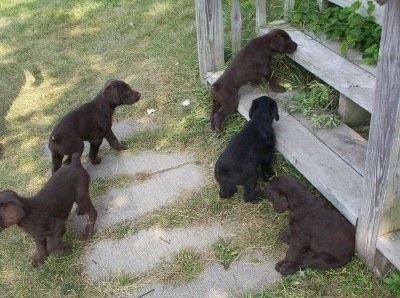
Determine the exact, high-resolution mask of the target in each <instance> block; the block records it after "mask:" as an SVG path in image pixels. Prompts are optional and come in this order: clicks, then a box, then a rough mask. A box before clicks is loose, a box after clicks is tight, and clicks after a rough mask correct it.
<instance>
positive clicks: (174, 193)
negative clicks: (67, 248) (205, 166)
mask: <svg viewBox="0 0 400 298" xmlns="http://www.w3.org/2000/svg"><path fill="white" fill-rule="evenodd" d="M178 161H179V160H177V163H178V164H179V162H178ZM118 162H123V161H121V160H117V161H115V162H114V163H113V164H114V165H116V168H118V169H121V168H122V167H118V166H117V165H118ZM161 169H165V167H161ZM108 171H113V170H112V169H110V168H108ZM124 173H125V172H124ZM203 185H204V174H203V173H202V171H201V169H200V167H198V166H195V165H193V164H183V165H182V166H180V167H175V168H172V169H169V170H168V171H162V172H159V173H156V174H153V175H152V176H151V177H150V178H149V179H148V180H146V181H144V182H140V183H137V182H136V183H133V184H132V185H130V186H128V187H125V188H121V189H112V190H110V191H109V192H108V193H107V194H106V195H105V196H103V197H101V198H99V199H97V200H93V205H94V207H95V208H96V210H97V212H98V217H97V221H96V225H95V230H101V229H104V228H107V227H110V226H112V225H114V224H117V223H119V222H121V221H123V220H134V219H136V218H138V217H139V216H142V215H144V214H146V213H148V212H150V211H152V210H155V209H158V208H160V207H162V206H165V205H167V204H170V203H172V202H174V201H175V200H177V199H178V198H179V196H180V195H182V194H183V193H185V192H188V191H194V190H196V189H200V188H201V187H202V186H203ZM71 220H72V225H73V227H74V228H75V230H79V229H81V228H80V227H82V226H83V225H84V223H83V221H84V220H85V219H84V218H83V217H81V216H76V215H75V213H73V215H72V216H71Z"/></svg>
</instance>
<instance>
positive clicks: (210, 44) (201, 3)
mask: <svg viewBox="0 0 400 298" xmlns="http://www.w3.org/2000/svg"><path fill="white" fill-rule="evenodd" d="M195 7H196V28H197V53H198V63H199V70H200V78H201V80H202V81H205V79H206V74H207V72H209V71H214V70H216V69H218V68H219V67H221V66H222V65H223V64H224V31H223V30H224V29H223V21H222V0H196V2H195Z"/></svg>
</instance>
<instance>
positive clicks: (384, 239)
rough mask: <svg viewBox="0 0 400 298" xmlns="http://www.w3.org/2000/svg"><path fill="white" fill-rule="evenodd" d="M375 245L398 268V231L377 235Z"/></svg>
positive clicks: (399, 241) (399, 252) (399, 238)
mask: <svg viewBox="0 0 400 298" xmlns="http://www.w3.org/2000/svg"><path fill="white" fill-rule="evenodd" d="M376 247H377V248H378V250H379V251H380V252H381V253H382V254H383V255H384V256H385V257H386V258H387V259H388V260H389V262H390V263H392V264H393V265H394V266H395V267H396V268H397V269H400V231H396V232H392V233H388V234H386V235H383V236H379V237H378V239H377V243H376Z"/></svg>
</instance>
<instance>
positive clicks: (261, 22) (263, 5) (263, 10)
mask: <svg viewBox="0 0 400 298" xmlns="http://www.w3.org/2000/svg"><path fill="white" fill-rule="evenodd" d="M266 24H267V0H256V27H260V26H265V25H266Z"/></svg>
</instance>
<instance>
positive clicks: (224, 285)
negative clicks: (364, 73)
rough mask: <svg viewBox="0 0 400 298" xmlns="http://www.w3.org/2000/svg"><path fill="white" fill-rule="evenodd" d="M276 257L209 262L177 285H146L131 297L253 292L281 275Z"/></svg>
mask: <svg viewBox="0 0 400 298" xmlns="http://www.w3.org/2000/svg"><path fill="white" fill-rule="evenodd" d="M275 262H276V261H275V260H272V259H269V258H266V257H263V256H262V255H261V254H260V253H255V254H251V255H250V254H247V255H244V256H242V257H241V258H240V259H238V260H236V261H234V262H233V263H232V264H231V265H230V267H229V269H227V270H225V269H224V267H223V266H222V265H221V264H219V263H216V262H213V263H211V264H209V266H208V267H207V268H206V270H204V271H203V272H202V273H201V275H200V276H199V277H197V278H195V279H194V280H192V281H190V282H188V283H181V284H178V285H163V284H159V283H157V284H154V285H149V286H147V287H144V288H142V289H140V290H138V291H137V293H135V295H129V297H134V296H136V297H140V295H143V294H146V295H145V297H146V298H153V297H163V298H168V297H171V298H175V297H180V298H196V297H199V298H200V297H201V298H204V297H210V298H228V297H238V296H240V295H243V294H245V293H249V292H252V291H255V290H257V291H262V290H264V289H268V288H269V287H271V286H273V285H274V284H275V283H277V282H278V281H279V280H280V278H281V276H280V275H279V273H277V272H276V271H275Z"/></svg>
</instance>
